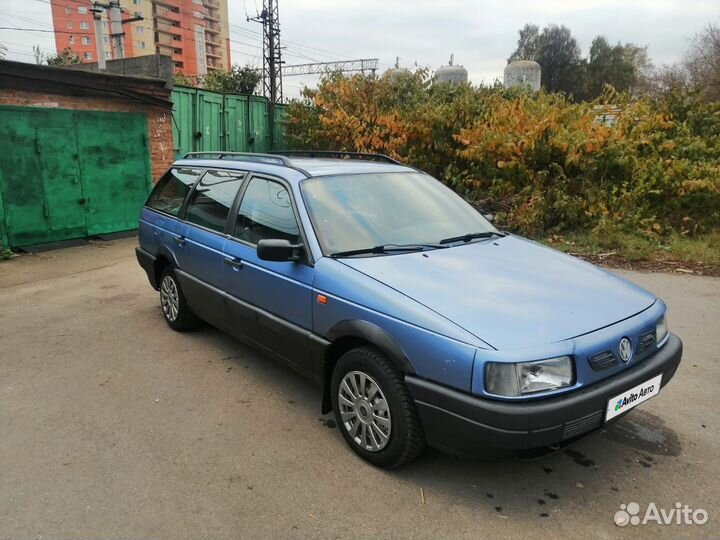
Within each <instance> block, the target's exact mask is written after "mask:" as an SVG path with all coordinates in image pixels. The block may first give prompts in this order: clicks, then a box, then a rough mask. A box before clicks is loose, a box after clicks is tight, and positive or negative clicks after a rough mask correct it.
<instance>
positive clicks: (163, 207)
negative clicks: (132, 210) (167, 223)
mask: <svg viewBox="0 0 720 540" xmlns="http://www.w3.org/2000/svg"><path fill="white" fill-rule="evenodd" d="M201 174H202V170H200V169H183V168H177V167H173V168H172V169H170V170H169V171H168V172H167V173H165V176H163V177H162V178H161V179H160V181H159V182H158V183H157V185H156V186H155V189H153V190H152V193H150V196H149V197H148V200H147V202H146V203H145V206H148V207H149V208H152V209H153V210H157V211H158V212H162V213H164V214H170V215H171V216H175V217H177V216H178V214H179V213H180V209H181V208H182V205H183V202H184V201H185V197H187V194H188V193H190V190H191V189H192V186H193V185H194V184H195V182H196V181H197V179H198V178H199V177H200V175H201Z"/></svg>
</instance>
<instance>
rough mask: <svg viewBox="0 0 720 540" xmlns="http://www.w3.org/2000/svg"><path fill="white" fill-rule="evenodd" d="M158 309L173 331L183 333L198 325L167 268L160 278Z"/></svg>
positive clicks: (174, 276)
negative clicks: (159, 308) (160, 309)
mask: <svg viewBox="0 0 720 540" xmlns="http://www.w3.org/2000/svg"><path fill="white" fill-rule="evenodd" d="M160 307H161V308H162V312H163V315H164V316H165V321H166V322H167V323H168V325H169V326H170V328H172V329H173V330H177V331H178V332H185V331H187V330H192V329H193V328H195V327H196V326H197V325H198V322H199V320H198V318H197V316H196V315H195V313H193V311H192V310H191V309H190V306H188V304H187V301H186V300H185V295H184V294H183V292H182V289H181V288H180V284H179V283H178V280H177V276H176V275H175V272H174V271H173V269H172V268H171V267H169V266H168V267H167V268H165V270H164V271H163V273H162V276H161V278H160Z"/></svg>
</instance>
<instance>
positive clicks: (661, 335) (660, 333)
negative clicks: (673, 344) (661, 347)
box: [655, 315, 668, 343]
mask: <svg viewBox="0 0 720 540" xmlns="http://www.w3.org/2000/svg"><path fill="white" fill-rule="evenodd" d="M667 335H668V325H667V320H666V319H665V315H663V316H662V317H660V320H659V321H658V322H657V324H656V325H655V341H656V342H657V343H660V342H661V341H662V340H663V339H665V336H667Z"/></svg>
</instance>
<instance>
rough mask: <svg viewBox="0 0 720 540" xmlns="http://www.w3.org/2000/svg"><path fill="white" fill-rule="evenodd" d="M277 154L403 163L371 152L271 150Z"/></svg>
mask: <svg viewBox="0 0 720 540" xmlns="http://www.w3.org/2000/svg"><path fill="white" fill-rule="evenodd" d="M271 154H273V155H277V156H288V157H311V158H312V157H318V158H319V157H324V158H336V159H363V160H366V161H382V162H385V163H393V164H395V165H402V163H400V162H399V161H397V160H395V159H393V158H391V157H390V156H386V155H385V154H369V153H365V152H343V151H333V150H276V151H273V152H271Z"/></svg>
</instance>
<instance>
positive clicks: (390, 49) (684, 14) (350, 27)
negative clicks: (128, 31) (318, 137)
mask: <svg viewBox="0 0 720 540" xmlns="http://www.w3.org/2000/svg"><path fill="white" fill-rule="evenodd" d="M228 2H229V5H230V7H229V11H230V30H231V34H230V37H231V40H232V43H231V48H232V57H233V62H234V63H238V64H251V65H260V63H261V46H262V44H261V36H260V30H261V27H260V25H259V24H257V23H248V22H247V21H246V13H247V14H249V15H253V14H255V13H256V11H257V8H258V7H259V5H260V4H261V3H262V0H228ZM279 2H280V21H281V32H282V38H281V40H282V42H283V45H284V46H286V47H287V48H286V49H285V51H284V53H285V56H284V60H285V62H286V64H299V63H306V62H313V61H328V60H344V59H349V58H379V59H380V64H381V68H383V69H385V68H387V67H390V66H391V65H393V64H394V63H395V58H396V57H400V65H401V66H403V67H410V68H412V67H413V66H415V65H416V64H417V65H418V66H427V67H430V68H432V69H436V68H438V67H440V66H441V65H443V64H447V62H448V59H449V57H450V54H451V53H454V54H455V63H456V64H462V65H464V66H465V67H466V68H467V70H468V71H469V74H470V80H471V81H472V82H474V83H480V82H483V81H484V82H488V83H489V82H492V81H493V80H494V79H495V78H496V77H499V78H501V77H502V71H503V69H504V67H505V63H506V58H507V57H508V56H509V55H510V53H511V52H512V51H513V49H514V48H515V44H516V42H517V31H518V29H519V28H520V27H522V26H523V25H524V24H525V23H526V22H531V23H534V24H537V25H540V26H541V27H542V26H544V25H546V24H548V23H557V24H564V25H566V26H568V27H569V28H570V29H571V30H572V32H573V35H574V36H575V37H576V38H577V39H578V41H579V43H580V46H581V47H582V49H583V53H586V52H587V49H588V47H589V46H590V42H591V41H592V38H593V37H594V36H595V35H597V34H604V35H605V36H607V38H608V39H609V40H610V41H611V42H617V41H622V42H625V41H631V42H634V43H637V44H640V45H647V46H648V50H649V54H650V57H651V59H652V60H653V62H654V63H655V64H656V65H661V64H667V63H672V62H675V61H677V60H679V59H680V58H681V56H682V54H683V51H684V50H685V48H686V46H687V41H688V38H689V37H690V36H692V35H693V34H694V33H695V32H697V31H699V30H700V29H701V28H702V27H703V26H704V25H706V24H708V23H710V22H714V23H720V0H445V1H442V0H402V1H401V0H382V1H380V0H292V1H291V0H279ZM0 7H1V8H2V9H0V26H22V27H31V28H37V29H46V30H47V29H52V21H51V17H50V5H49V3H48V2H47V0H0ZM0 43H3V44H5V45H6V46H7V47H8V49H9V52H8V54H7V58H8V59H11V60H19V61H25V62H32V61H33V55H32V46H33V44H39V45H40V46H41V48H43V49H44V50H45V51H48V52H54V50H55V45H54V40H53V37H52V34H50V33H40V32H19V31H11V30H0ZM315 81H316V78H314V77H287V78H286V79H285V81H284V85H285V95H286V96H288V97H296V96H297V95H298V90H299V88H300V87H301V86H302V85H303V84H310V85H313V84H315Z"/></svg>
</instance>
